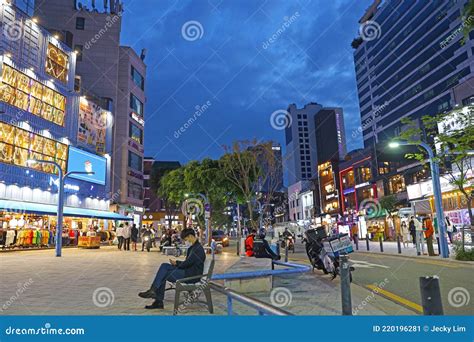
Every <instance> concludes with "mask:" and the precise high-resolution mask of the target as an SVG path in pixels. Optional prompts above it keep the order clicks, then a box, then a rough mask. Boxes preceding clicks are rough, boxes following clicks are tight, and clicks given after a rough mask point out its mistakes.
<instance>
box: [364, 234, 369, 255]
mask: <svg viewBox="0 0 474 342" xmlns="http://www.w3.org/2000/svg"><path fill="white" fill-rule="evenodd" d="M365 243H366V245H367V250H368V251H370V246H369V235H365Z"/></svg>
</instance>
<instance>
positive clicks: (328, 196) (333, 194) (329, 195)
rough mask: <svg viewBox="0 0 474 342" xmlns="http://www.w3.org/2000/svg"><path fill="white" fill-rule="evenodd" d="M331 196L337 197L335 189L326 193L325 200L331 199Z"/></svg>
mask: <svg viewBox="0 0 474 342" xmlns="http://www.w3.org/2000/svg"><path fill="white" fill-rule="evenodd" d="M333 198H337V191H335V192H333V193H331V194H328V195H326V200H330V199H333Z"/></svg>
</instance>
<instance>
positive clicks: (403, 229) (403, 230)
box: [400, 221, 410, 248]
mask: <svg viewBox="0 0 474 342" xmlns="http://www.w3.org/2000/svg"><path fill="white" fill-rule="evenodd" d="M400 238H401V239H402V242H403V247H404V248H408V242H409V241H410V232H409V230H408V227H407V223H406V222H405V221H403V222H402V224H401V225H400Z"/></svg>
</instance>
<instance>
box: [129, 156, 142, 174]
mask: <svg viewBox="0 0 474 342" xmlns="http://www.w3.org/2000/svg"><path fill="white" fill-rule="evenodd" d="M128 166H129V167H131V168H132V169H134V170H137V171H140V172H141V171H142V169H143V163H142V157H140V156H139V155H138V154H136V153H133V152H132V151H128Z"/></svg>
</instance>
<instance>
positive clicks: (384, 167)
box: [379, 162, 390, 175]
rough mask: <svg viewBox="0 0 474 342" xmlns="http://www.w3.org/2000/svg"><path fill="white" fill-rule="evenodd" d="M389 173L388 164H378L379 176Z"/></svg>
mask: <svg viewBox="0 0 474 342" xmlns="http://www.w3.org/2000/svg"><path fill="white" fill-rule="evenodd" d="M389 172H390V164H389V163H388V162H382V163H379V175H385V174H387V173H389Z"/></svg>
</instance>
